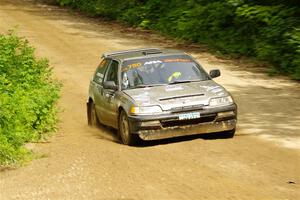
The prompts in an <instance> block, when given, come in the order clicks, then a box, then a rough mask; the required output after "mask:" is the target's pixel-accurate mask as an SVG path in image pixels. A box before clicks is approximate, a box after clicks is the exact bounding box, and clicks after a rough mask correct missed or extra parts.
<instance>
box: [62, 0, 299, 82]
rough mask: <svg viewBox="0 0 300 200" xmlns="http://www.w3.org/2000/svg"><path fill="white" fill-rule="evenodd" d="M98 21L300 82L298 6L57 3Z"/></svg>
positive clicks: (292, 2) (216, 0)
mask: <svg viewBox="0 0 300 200" xmlns="http://www.w3.org/2000/svg"><path fill="white" fill-rule="evenodd" d="M57 1H58V2H60V3H61V4H62V5H70V6H72V7H73V8H77V9H80V10H82V11H85V12H87V13H89V14H92V15H93V16H105V17H109V18H111V19H117V20H120V21H123V22H126V23H128V24H130V25H133V26H140V27H142V28H149V29H155V30H159V31H161V32H163V33H165V34H168V35H171V36H174V37H176V38H180V39H185V40H189V41H192V42H199V43H205V44H208V45H209V46H211V47H214V48H216V49H218V50H219V51H221V52H223V53H229V54H237V55H246V56H254V57H257V58H258V59H261V60H264V61H268V62H270V63H272V64H273V65H274V67H275V71H276V72H278V73H283V74H289V75H291V76H292V77H293V78H294V79H297V80H300V65H299V56H300V52H299V51H300V50H299V49H300V46H299V43H300V39H299V34H300V18H299V16H300V6H299V2H298V0H280V1H278V0H264V1H260V0H171V1H161V0H123V1H122V0H114V1H112V0H57Z"/></svg>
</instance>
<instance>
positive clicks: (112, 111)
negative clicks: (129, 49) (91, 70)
mask: <svg viewBox="0 0 300 200" xmlns="http://www.w3.org/2000/svg"><path fill="white" fill-rule="evenodd" d="M118 72H119V63H118V61H116V60H112V61H111V63H110V65H109V67H108V69H107V70H106V73H105V76H104V80H103V81H104V82H105V81H113V82H114V83H115V84H116V85H117V86H118V85H119V78H118V77H119V76H118ZM115 93H116V91H114V90H111V89H105V88H103V93H102V98H103V106H104V109H103V115H104V116H103V118H102V119H103V120H104V121H105V123H106V124H108V125H110V126H112V127H115V128H116V127H117V121H118V106H117V101H116V99H115Z"/></svg>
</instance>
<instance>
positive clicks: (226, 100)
mask: <svg viewBox="0 0 300 200" xmlns="http://www.w3.org/2000/svg"><path fill="white" fill-rule="evenodd" d="M231 103H233V99H232V97H231V96H226V97H218V98H212V99H210V102H209V105H210V106H221V105H226V104H231Z"/></svg>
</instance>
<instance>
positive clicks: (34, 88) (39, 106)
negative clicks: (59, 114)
mask: <svg viewBox="0 0 300 200" xmlns="http://www.w3.org/2000/svg"><path fill="white" fill-rule="evenodd" d="M59 88H60V86H59V85H58V84H57V83H56V82H54V81H53V80H52V79H51V70H50V68H49V66H48V61H47V60H45V59H42V60H37V59H36V58H35V56H34V48H32V47H30V46H29V44H28V42H27V41H26V40H24V39H21V38H19V37H17V36H16V35H15V34H13V33H10V34H8V35H2V34H0V166H1V165H9V164H16V163H19V162H20V161H23V160H24V159H26V158H28V156H30V152H28V150H26V149H25V148H24V147H23V146H24V144H25V143H26V142H32V141H37V140H39V139H41V138H43V137H45V136H46V134H47V133H50V132H51V131H54V130H55V124H56V122H57V118H56V107H55V105H56V101H57V100H58V98H59Z"/></svg>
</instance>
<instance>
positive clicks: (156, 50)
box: [102, 48, 187, 61]
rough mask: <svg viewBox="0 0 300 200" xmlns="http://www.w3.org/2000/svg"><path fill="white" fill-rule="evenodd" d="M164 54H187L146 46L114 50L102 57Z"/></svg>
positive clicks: (120, 58)
mask: <svg viewBox="0 0 300 200" xmlns="http://www.w3.org/2000/svg"><path fill="white" fill-rule="evenodd" d="M166 55H187V54H186V53H185V52H183V51H179V50H174V49H160V48H146V49H131V50H124V51H114V52H108V53H104V54H103V55H102V57H103V58H112V59H117V60H120V61H126V60H132V59H139V58H151V57H157V56H166Z"/></svg>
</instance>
